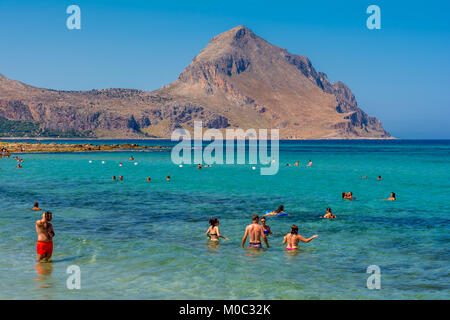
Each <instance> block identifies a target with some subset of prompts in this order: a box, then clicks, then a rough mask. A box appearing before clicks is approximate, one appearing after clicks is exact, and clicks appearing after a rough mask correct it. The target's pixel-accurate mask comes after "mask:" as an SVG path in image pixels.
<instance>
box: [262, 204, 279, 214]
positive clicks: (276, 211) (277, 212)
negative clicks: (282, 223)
mask: <svg viewBox="0 0 450 320" xmlns="http://www.w3.org/2000/svg"><path fill="white" fill-rule="evenodd" d="M279 213H284V206H282V205H280V206H278V209H277V210H275V211H272V212H269V213H266V214H265V215H264V216H276V215H277V214H279Z"/></svg>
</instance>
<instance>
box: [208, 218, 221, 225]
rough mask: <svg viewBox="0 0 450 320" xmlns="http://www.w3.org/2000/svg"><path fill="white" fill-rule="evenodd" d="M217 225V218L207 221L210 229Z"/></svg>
mask: <svg viewBox="0 0 450 320" xmlns="http://www.w3.org/2000/svg"><path fill="white" fill-rule="evenodd" d="M218 223H219V220H218V219H217V218H211V219H209V224H210V225H211V226H212V227H215V226H216V224H218Z"/></svg>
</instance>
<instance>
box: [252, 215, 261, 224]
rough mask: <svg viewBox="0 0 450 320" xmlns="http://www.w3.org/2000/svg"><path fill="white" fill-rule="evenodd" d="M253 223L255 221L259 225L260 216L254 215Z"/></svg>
mask: <svg viewBox="0 0 450 320" xmlns="http://www.w3.org/2000/svg"><path fill="white" fill-rule="evenodd" d="M252 221H253V223H255V222H256V223H258V221H259V216H258V215H257V214H254V215H253V216H252Z"/></svg>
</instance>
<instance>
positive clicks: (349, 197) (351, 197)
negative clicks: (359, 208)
mask: <svg viewBox="0 0 450 320" xmlns="http://www.w3.org/2000/svg"><path fill="white" fill-rule="evenodd" d="M344 199H347V200H353V199H355V197H353V192H348V193H347V195H346V196H345V198H344Z"/></svg>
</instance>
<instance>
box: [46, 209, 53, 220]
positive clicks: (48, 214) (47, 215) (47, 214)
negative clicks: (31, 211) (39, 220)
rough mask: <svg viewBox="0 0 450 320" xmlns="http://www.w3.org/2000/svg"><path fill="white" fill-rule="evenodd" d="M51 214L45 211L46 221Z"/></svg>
mask: <svg viewBox="0 0 450 320" xmlns="http://www.w3.org/2000/svg"><path fill="white" fill-rule="evenodd" d="M51 215H52V213H51V212H50V211H45V213H44V216H45V218H46V219H48V217H49V216H51Z"/></svg>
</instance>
